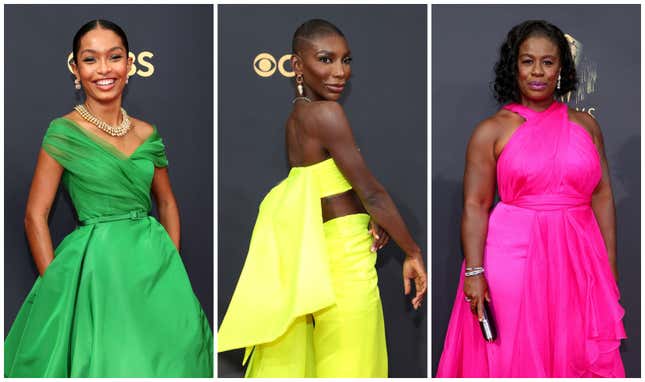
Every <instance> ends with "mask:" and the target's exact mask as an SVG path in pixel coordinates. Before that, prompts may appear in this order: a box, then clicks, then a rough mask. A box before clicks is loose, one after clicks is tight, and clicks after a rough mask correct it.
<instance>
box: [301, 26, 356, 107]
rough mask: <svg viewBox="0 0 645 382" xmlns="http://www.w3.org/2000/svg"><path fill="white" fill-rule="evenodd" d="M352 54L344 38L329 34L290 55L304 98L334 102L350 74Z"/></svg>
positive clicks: (313, 40)
mask: <svg viewBox="0 0 645 382" xmlns="http://www.w3.org/2000/svg"><path fill="white" fill-rule="evenodd" d="M351 61H352V58H351V52H350V51H349V47H348V46H347V41H346V40H345V38H344V37H342V36H339V35H337V34H329V35H326V36H322V37H317V38H315V39H312V40H311V41H310V42H309V43H308V44H305V47H304V48H303V49H302V50H300V51H299V52H297V54H294V55H293V56H292V61H291V64H292V66H293V68H294V71H295V73H296V75H302V77H303V80H304V87H305V96H307V97H309V98H310V99H311V100H312V101H316V100H331V101H337V100H338V99H339V98H340V96H341V94H342V92H343V90H344V89H345V85H346V84H347V81H348V80H349V77H350V75H351V73H352V68H351V66H350V63H351Z"/></svg>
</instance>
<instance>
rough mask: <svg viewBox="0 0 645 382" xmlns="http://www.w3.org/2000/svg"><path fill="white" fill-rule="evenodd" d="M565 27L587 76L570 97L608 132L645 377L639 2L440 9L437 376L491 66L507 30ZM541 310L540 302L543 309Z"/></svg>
mask: <svg viewBox="0 0 645 382" xmlns="http://www.w3.org/2000/svg"><path fill="white" fill-rule="evenodd" d="M535 19H543V20H546V21H548V22H550V23H553V24H555V25H557V26H558V27H559V28H560V29H561V30H562V31H563V32H564V33H565V34H566V37H567V39H568V40H569V43H570V47H571V49H572V53H573V56H574V59H575V62H576V69H577V72H578V76H579V79H580V84H579V89H578V91H576V92H575V93H573V94H570V95H568V96H567V97H565V98H566V99H565V101H566V102H568V104H569V106H571V107H573V108H576V109H578V110H581V111H585V112H587V113H589V114H591V115H592V116H593V117H595V118H596V120H597V121H598V123H599V125H600V127H601V128H602V131H603V135H604V140H605V152H606V154H607V160H608V162H609V171H610V174H611V181H612V186H613V190H614V197H615V203H616V215H617V224H616V225H617V243H618V268H619V273H620V281H619V288H620V292H621V304H622V306H623V307H624V308H625V317H624V321H623V322H624V325H625V330H626V332H627V336H628V337H629V338H628V339H627V340H624V341H623V342H622V346H621V353H622V357H623V361H624V364H625V371H626V373H627V377H639V376H640V357H641V356H640V342H641V338H640V322H641V317H640V311H641V303H640V298H641V296H640V290H641V286H640V285H641V284H640V283H641V281H640V280H641V277H640V276H641V275H640V261H641V260H640V253H641V250H640V205H641V200H640V136H641V132H640V120H641V119H640V118H641V113H640V102H641V98H640V81H641V78H640V65H641V62H640V46H641V42H640V8H639V6H638V5H521V6H520V5H433V6H432V42H431V44H432V77H431V78H432V83H431V91H432V221H433V225H432V278H431V279H432V375H435V373H436V370H437V365H438V363H439V358H440V356H441V350H442V348H443V342H444V338H445V334H446V329H447V328H448V320H449V318H450V312H451V309H452V304H453V302H454V298H455V293H456V291H457V283H458V280H459V272H460V265H461V262H462V260H463V252H462V249H461V239H460V222H461V212H462V203H463V199H462V198H463V191H462V188H463V182H462V177H463V174H464V159H465V153H466V144H467V142H468V139H469V137H470V135H471V133H472V131H473V128H474V127H475V125H476V124H477V123H478V122H480V121H481V120H483V119H485V118H487V117H488V116H490V115H492V114H494V113H495V112H496V111H497V110H498V109H499V107H500V106H499V105H497V104H496V102H495V100H494V98H493V93H492V83H493V80H494V74H493V65H494V64H495V62H496V61H497V59H498V55H499V47H500V45H501V44H502V42H503V41H504V39H505V38H506V34H507V33H508V31H509V30H510V29H511V28H512V27H513V26H515V25H517V24H519V23H521V22H523V21H525V20H535ZM538 303H540V302H538Z"/></svg>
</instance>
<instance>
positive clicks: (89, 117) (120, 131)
mask: <svg viewBox="0 0 645 382" xmlns="http://www.w3.org/2000/svg"><path fill="white" fill-rule="evenodd" d="M74 110H76V111H78V114H80V115H81V117H83V119H85V120H86V121H88V122H89V123H91V124H92V125H94V126H96V127H98V128H99V129H101V130H103V131H105V132H106V133H108V134H110V135H111V136H113V137H122V136H124V135H126V134H127V133H128V131H130V127H131V126H132V123H131V122H130V118H129V117H128V113H126V112H125V109H124V108H121V115H122V116H123V118H122V120H121V123H120V124H119V125H118V126H112V125H110V124H108V123H107V122H105V121H102V120H100V119H98V118H97V117H96V116H95V115H94V114H92V113H90V112H89V110H87V108H86V107H85V105H84V104H80V105H76V106H75V107H74Z"/></svg>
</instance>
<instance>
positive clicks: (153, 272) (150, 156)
mask: <svg viewBox="0 0 645 382" xmlns="http://www.w3.org/2000/svg"><path fill="white" fill-rule="evenodd" d="M43 148H44V150H45V151H46V152H47V153H48V154H49V155H50V156H51V157H53V158H54V159H55V160H56V161H58V163H60V164H61V165H62V166H63V167H64V172H63V176H62V182H63V185H64V186H65V188H66V189H67V191H68V192H69V195H70V197H71V199H72V202H73V204H74V206H75V208H76V212H77V214H78V219H79V226H78V227H77V228H76V229H75V230H74V231H73V232H72V233H70V234H69V235H68V236H67V237H65V239H64V240H63V241H62V242H61V243H60V245H59V246H58V247H57V248H56V251H55V257H54V260H53V262H52V263H51V264H50V265H49V267H48V268H47V269H46V271H45V274H44V275H43V276H41V277H38V279H37V280H36V283H35V284H34V286H33V288H32V290H31V291H30V292H29V295H28V296H27V298H26V300H25V302H24V304H23V305H22V307H21V308H20V311H19V312H18V316H17V317H16V319H15V321H14V323H13V325H12V327H11V330H10V331H9V334H8V335H7V337H6V339H5V353H4V374H5V376H7V377H210V376H212V374H213V339H212V331H211V329H210V326H209V324H208V320H207V319H206V316H205V315H204V312H203V311H202V308H201V306H200V303H199V301H198V300H197V298H196V297H195V294H194V293H193V290H192V288H191V285H190V281H189V279H188V276H187V274H186V270H185V269H184V266H183V263H182V261H181V258H180V256H179V253H178V252H177V250H176V248H175V246H174V244H173V242H172V240H171V239H170V237H169V236H168V234H167V232H166V231H165V229H164V228H163V226H162V225H161V224H160V223H159V222H158V221H157V220H156V219H155V218H153V217H151V216H148V213H149V211H150V208H151V202H150V185H151V182H152V177H153V174H154V170H155V167H165V166H166V165H167V163H168V161H167V159H166V156H165V151H164V145H163V143H162V141H161V138H160V137H159V135H158V133H157V129H156V128H155V130H154V132H153V134H152V135H151V136H150V137H149V138H148V139H146V141H145V142H143V144H142V145H141V146H139V147H138V148H137V150H136V151H135V152H134V153H133V154H132V155H131V156H129V157H127V156H125V155H124V154H123V153H121V152H120V151H119V150H117V149H116V148H115V147H114V146H112V145H111V144H109V143H108V142H107V141H104V140H102V139H101V138H100V137H98V136H97V135H95V134H93V133H92V132H90V131H88V130H85V129H84V128H82V127H80V126H78V125H77V124H75V123H74V122H73V121H71V120H69V119H65V118H58V119H55V120H54V121H52V123H51V124H50V126H49V129H48V130H47V133H46V134H45V138H44V140H43Z"/></svg>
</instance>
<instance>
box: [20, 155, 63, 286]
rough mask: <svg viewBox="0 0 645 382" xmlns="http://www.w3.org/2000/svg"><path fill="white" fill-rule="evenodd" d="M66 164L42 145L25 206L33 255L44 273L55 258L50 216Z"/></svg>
mask: <svg viewBox="0 0 645 382" xmlns="http://www.w3.org/2000/svg"><path fill="white" fill-rule="evenodd" d="M62 174H63V167H62V166H61V165H60V164H59V163H58V162H56V160H55V159H54V158H52V157H51V156H49V154H47V152H46V151H45V150H43V149H40V152H39V154H38V162H37V163H36V170H35V171H34V177H33V179H32V181H31V188H30V189H29V197H28V199H27V207H26V209H25V232H26V233H27V240H28V242H29V249H30V250H31V255H32V257H33V258H34V263H36V268H38V273H40V275H41V276H42V275H44V274H45V270H46V269H47V267H48V266H49V264H50V263H51V262H52V260H54V246H53V244H52V239H51V235H50V232H49V226H48V224H47V219H48V217H49V212H50V210H51V206H52V203H53V202H54V198H55V197H56V191H57V190H58V184H59V183H60V178H61V175H62Z"/></svg>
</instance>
